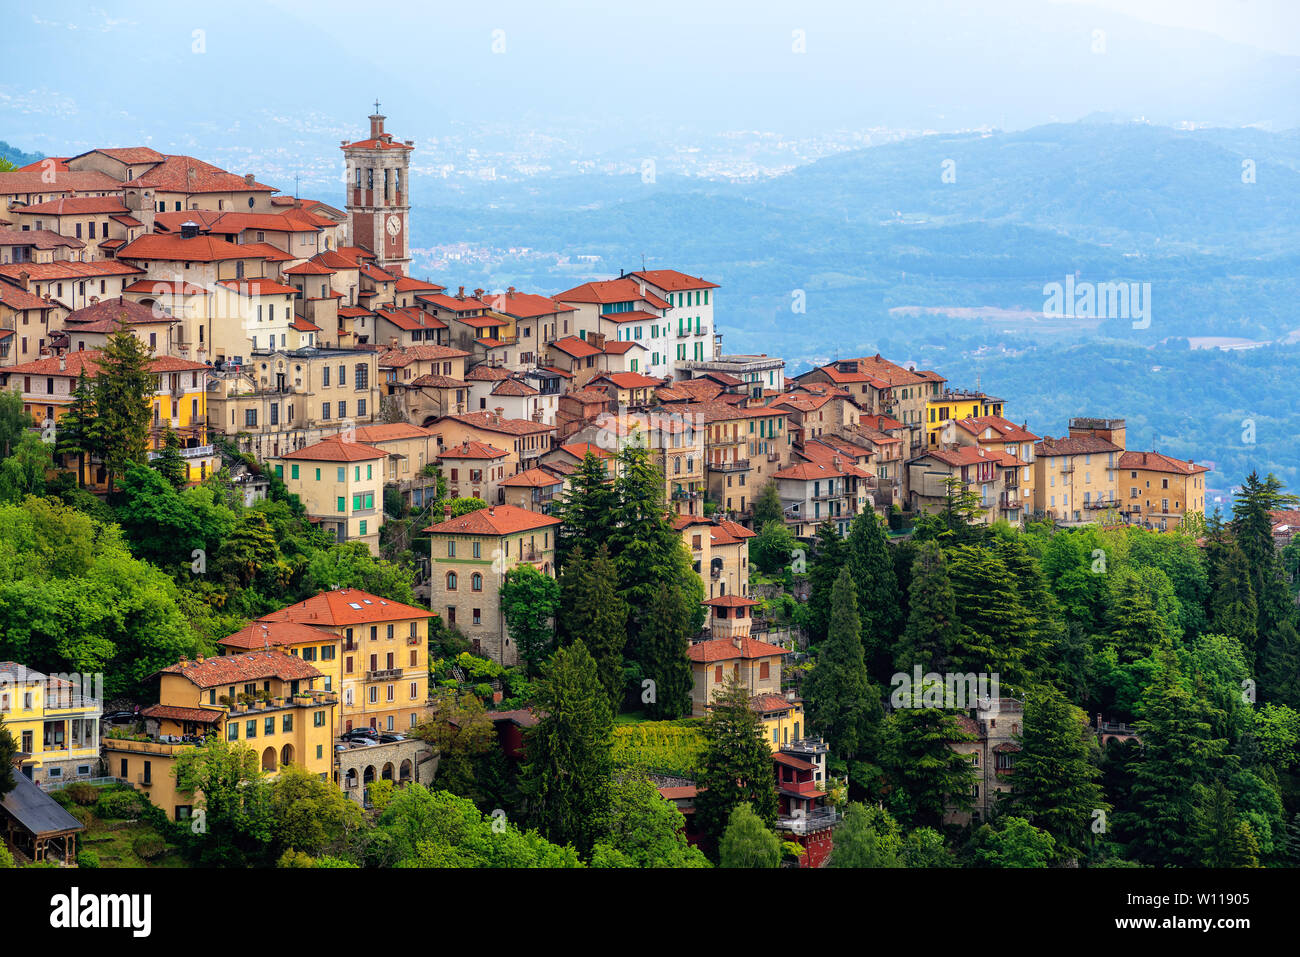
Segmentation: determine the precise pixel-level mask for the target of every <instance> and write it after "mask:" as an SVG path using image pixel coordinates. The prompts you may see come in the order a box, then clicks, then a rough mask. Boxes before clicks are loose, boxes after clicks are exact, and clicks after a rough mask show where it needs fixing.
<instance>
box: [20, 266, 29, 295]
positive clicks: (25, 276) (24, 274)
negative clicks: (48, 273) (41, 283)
mask: <svg viewBox="0 0 1300 957" xmlns="http://www.w3.org/2000/svg"><path fill="white" fill-rule="evenodd" d="M31 278H32V277H31V273H29V272H28V271H27V270H26V269H24V270H22V271H21V272H20V273H18V285H19V286H20V287H21V288H22V290H23V292H26V291H27V284H28V282H30V281H31Z"/></svg>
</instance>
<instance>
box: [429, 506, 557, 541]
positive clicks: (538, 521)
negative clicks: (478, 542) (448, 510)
mask: <svg viewBox="0 0 1300 957" xmlns="http://www.w3.org/2000/svg"><path fill="white" fill-rule="evenodd" d="M559 524H560V520H559V519H558V518H553V517H551V516H550V515H543V514H541V513H540V512H533V511H529V510H528V509H526V508H518V507H517V506H514V505H495V506H489V507H487V508H480V509H478V510H477V511H474V512H469V513H467V514H465V515H462V516H460V517H459V518H453V519H449V520H448V521H445V522H439V523H438V524H437V525H430V526H429V527H428V528H426V529H424V531H426V532H435V533H438V534H463V535H512V534H514V533H515V532H526V531H529V530H531V529H535V528H550V527H552V526H554V525H559Z"/></svg>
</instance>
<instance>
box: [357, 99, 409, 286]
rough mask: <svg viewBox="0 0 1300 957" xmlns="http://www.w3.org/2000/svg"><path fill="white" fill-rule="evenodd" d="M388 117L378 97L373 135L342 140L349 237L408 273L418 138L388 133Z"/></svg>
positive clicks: (388, 265) (382, 264)
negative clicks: (412, 176) (398, 138)
mask: <svg viewBox="0 0 1300 957" xmlns="http://www.w3.org/2000/svg"><path fill="white" fill-rule="evenodd" d="M385 119H387V117H385V116H383V115H382V114H381V113H380V112H379V103H378V102H377V101H376V103H375V112H374V113H373V114H371V116H370V136H369V137H368V138H367V139H364V140H357V142H355V143H348V142H347V141H344V142H343V145H342V150H343V161H344V163H345V165H346V176H347V186H346V194H347V203H346V206H347V212H348V242H350V243H351V244H352V245H354V246H364V247H365V248H366V249H369V250H370V251H371V252H372V253H374V254H375V255H376V256H377V257H378V259H379V266H380V267H381V268H382V269H385V270H388V271H389V272H393V273H397V274H400V275H403V276H404V275H407V274H408V270H409V268H410V264H411V243H410V237H409V233H408V228H409V226H410V219H411V197H410V188H411V187H410V175H409V174H410V167H411V153H412V152H413V151H414V149H415V141H414V140H406V141H405V142H401V143H399V142H397V141H395V140H394V139H393V134H391V133H385V132H384V120H385Z"/></svg>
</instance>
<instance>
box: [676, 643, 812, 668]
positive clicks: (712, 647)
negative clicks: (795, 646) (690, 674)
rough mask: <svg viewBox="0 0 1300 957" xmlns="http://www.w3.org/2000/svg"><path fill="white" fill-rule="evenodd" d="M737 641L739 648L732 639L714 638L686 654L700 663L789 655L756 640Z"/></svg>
mask: <svg viewBox="0 0 1300 957" xmlns="http://www.w3.org/2000/svg"><path fill="white" fill-rule="evenodd" d="M736 641H739V642H740V647H739V648H737V647H736V644H735V642H733V641H732V640H731V639H730V638H712V639H710V640H709V641H697V642H696V643H695V644H693V645H691V647H690V648H688V649H687V652H686V654H687V657H689V658H690V659H691V661H695V662H700V663H708V662H713V661H727V660H729V659H731V658H743V659H745V660H749V659H752V658H769V657H771V656H772V655H785V654H789V652H787V651H786V650H785V649H784V648H780V647H777V646H776V645H769V644H767V643H766V642H763V641H758V640H757V639H755V638H738V639H736Z"/></svg>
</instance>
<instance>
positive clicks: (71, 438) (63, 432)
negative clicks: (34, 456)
mask: <svg viewBox="0 0 1300 957" xmlns="http://www.w3.org/2000/svg"><path fill="white" fill-rule="evenodd" d="M102 447H103V440H102V436H101V435H100V422H99V416H98V413H97V412H96V409H95V387H94V384H93V383H92V382H91V381H90V379H88V378H87V377H86V370H85V368H84V367H83V368H82V370H81V374H80V375H78V376H77V385H76V387H75V388H74V389H73V390H72V402H70V403H69V404H68V408H67V410H66V411H65V412H64V413H63V417H62V418H61V419H59V423H58V428H57V429H56V431H55V446H54V450H55V452H56V453H58V454H59V455H75V456H76V457H77V486H78V488H80V487H81V485H82V483H83V481H84V480H85V475H86V459H87V458H90V457H93V456H96V455H100V454H101V452H102Z"/></svg>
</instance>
